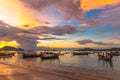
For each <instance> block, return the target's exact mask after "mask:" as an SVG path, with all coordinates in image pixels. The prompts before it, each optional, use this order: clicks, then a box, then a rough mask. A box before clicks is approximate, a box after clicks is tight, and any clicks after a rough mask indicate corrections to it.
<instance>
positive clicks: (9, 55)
mask: <svg viewBox="0 0 120 80" xmlns="http://www.w3.org/2000/svg"><path fill="white" fill-rule="evenodd" d="M12 56H13V55H12V54H6V53H0V58H10V57H12Z"/></svg>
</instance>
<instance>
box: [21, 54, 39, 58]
mask: <svg viewBox="0 0 120 80" xmlns="http://www.w3.org/2000/svg"><path fill="white" fill-rule="evenodd" d="M29 57H41V54H23V58H29Z"/></svg>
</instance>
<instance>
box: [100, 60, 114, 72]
mask: <svg viewBox="0 0 120 80" xmlns="http://www.w3.org/2000/svg"><path fill="white" fill-rule="evenodd" d="M98 66H99V67H103V68H105V69H111V70H113V69H114V68H113V67H114V65H113V61H112V60H110V61H106V60H101V59H98Z"/></svg>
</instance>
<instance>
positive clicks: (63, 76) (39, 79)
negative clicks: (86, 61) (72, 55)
mask: <svg viewBox="0 0 120 80" xmlns="http://www.w3.org/2000/svg"><path fill="white" fill-rule="evenodd" d="M119 75H120V72H117V71H103V70H92V69H91V70H89V69H81V70H80V73H79V74H76V75H72V74H70V73H67V72H64V73H61V72H56V71H54V72H51V71H50V72H49V71H47V70H46V71H45V70H41V71H40V70H39V71H38V70H34V69H29V68H24V67H18V66H13V65H9V64H8V65H7V64H0V80H120V76H119Z"/></svg>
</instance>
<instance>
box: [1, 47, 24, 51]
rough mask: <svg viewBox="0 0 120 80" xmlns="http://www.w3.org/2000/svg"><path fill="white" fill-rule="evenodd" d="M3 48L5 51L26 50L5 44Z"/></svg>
mask: <svg viewBox="0 0 120 80" xmlns="http://www.w3.org/2000/svg"><path fill="white" fill-rule="evenodd" d="M1 50H3V51H24V49H22V48H15V47H11V46H5V47H3V48H1Z"/></svg>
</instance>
